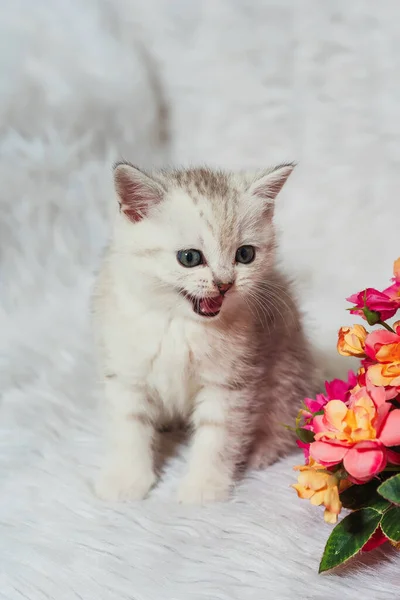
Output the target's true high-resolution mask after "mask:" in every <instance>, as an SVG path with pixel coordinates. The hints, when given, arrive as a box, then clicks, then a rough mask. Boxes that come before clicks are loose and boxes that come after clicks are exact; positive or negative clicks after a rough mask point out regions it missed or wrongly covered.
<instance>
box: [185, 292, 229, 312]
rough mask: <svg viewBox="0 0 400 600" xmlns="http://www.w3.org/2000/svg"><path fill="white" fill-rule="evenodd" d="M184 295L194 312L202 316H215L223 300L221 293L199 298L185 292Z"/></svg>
mask: <svg viewBox="0 0 400 600" xmlns="http://www.w3.org/2000/svg"><path fill="white" fill-rule="evenodd" d="M185 297H186V298H187V299H188V300H189V301H190V302H191V303H192V306H193V310H194V312H195V313H197V314H198V315H201V316H202V317H216V316H217V315H218V313H219V311H220V310H221V307H222V302H223V301H224V297H223V295H222V294H218V296H213V297H211V298H201V297H200V298H199V297H195V296H190V295H189V294H185Z"/></svg>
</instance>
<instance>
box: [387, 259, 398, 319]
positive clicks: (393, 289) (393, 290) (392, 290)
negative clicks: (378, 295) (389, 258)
mask: <svg viewBox="0 0 400 600" xmlns="http://www.w3.org/2000/svg"><path fill="white" fill-rule="evenodd" d="M392 281H393V284H392V285H391V286H389V287H388V288H386V290H383V293H384V294H386V296H388V297H389V298H390V299H391V300H394V301H396V302H398V305H399V308H400V258H398V259H397V260H396V261H395V263H394V265H393V278H392Z"/></svg>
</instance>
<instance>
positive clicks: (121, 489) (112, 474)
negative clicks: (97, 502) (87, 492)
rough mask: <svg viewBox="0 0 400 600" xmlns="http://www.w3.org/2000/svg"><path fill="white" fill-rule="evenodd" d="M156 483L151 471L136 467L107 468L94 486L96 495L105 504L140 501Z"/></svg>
mask: <svg viewBox="0 0 400 600" xmlns="http://www.w3.org/2000/svg"><path fill="white" fill-rule="evenodd" d="M155 482H156V476H155V474H154V473H153V471H151V470H146V471H145V470H144V469H138V468H137V467H132V466H130V468H127V467H125V468H121V466H116V467H115V468H112V467H107V468H106V469H105V470H104V471H103V472H102V473H101V475H100V477H99V479H98V481H97V483H96V486H95V491H96V494H97V496H98V497H99V498H101V500H105V501H107V502H116V501H120V502H123V501H129V500H142V499H143V498H144V497H145V496H147V494H148V492H149V491H150V489H151V488H152V487H153V485H154V484H155Z"/></svg>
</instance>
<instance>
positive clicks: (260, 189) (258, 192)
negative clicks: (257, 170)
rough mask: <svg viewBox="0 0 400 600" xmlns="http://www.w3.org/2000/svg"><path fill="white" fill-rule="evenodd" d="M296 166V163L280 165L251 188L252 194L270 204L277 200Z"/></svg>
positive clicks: (260, 178) (262, 176)
mask: <svg viewBox="0 0 400 600" xmlns="http://www.w3.org/2000/svg"><path fill="white" fill-rule="evenodd" d="M295 166H296V165H295V163H287V164H284V165H278V166H277V167H275V168H274V169H272V170H271V171H269V172H268V173H266V174H265V175H261V177H259V178H258V179H257V180H256V181H255V182H254V183H252V185H251V186H250V190H249V191H250V193H251V194H252V195H253V196H258V197H259V198H262V199H263V200H267V201H270V202H271V201H273V200H275V198H276V196H277V195H278V194H279V192H280V191H281V189H282V188H283V186H284V184H285V182H286V180H287V178H288V177H289V175H290V173H291V172H292V171H293V169H294V168H295Z"/></svg>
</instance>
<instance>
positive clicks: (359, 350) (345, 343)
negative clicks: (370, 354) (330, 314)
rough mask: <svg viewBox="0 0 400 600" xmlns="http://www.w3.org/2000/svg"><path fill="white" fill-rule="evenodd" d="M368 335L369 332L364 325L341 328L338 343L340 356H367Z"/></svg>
mask: <svg viewBox="0 0 400 600" xmlns="http://www.w3.org/2000/svg"><path fill="white" fill-rule="evenodd" d="M367 335H368V332H367V330H366V329H365V327H363V326H362V325H354V326H353V327H341V328H340V329H339V338H338V343H337V349H338V352H339V354H341V355H342V356H358V357H363V356H365V340H366V337H367Z"/></svg>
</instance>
